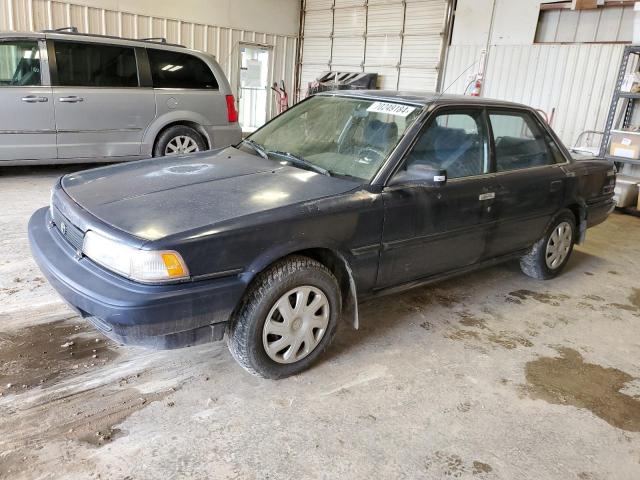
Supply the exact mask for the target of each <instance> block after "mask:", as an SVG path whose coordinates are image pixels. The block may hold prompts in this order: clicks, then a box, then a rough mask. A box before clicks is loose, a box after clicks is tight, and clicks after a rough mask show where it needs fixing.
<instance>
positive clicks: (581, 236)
mask: <svg viewBox="0 0 640 480" xmlns="http://www.w3.org/2000/svg"><path fill="white" fill-rule="evenodd" d="M566 208H567V209H568V210H570V211H571V213H573V217H574V218H575V220H576V226H577V227H578V231H577V232H576V236H575V237H576V238H575V242H576V243H577V244H578V245H580V244H581V243H583V242H584V240H585V237H586V234H587V206H586V204H585V203H584V202H578V201H576V202H574V203H571V204H569V205H567V207H566Z"/></svg>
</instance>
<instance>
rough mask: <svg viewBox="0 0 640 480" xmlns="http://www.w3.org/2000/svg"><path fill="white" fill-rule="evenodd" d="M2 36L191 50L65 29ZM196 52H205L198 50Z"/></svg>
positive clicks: (161, 41) (162, 42) (3, 34)
mask: <svg viewBox="0 0 640 480" xmlns="http://www.w3.org/2000/svg"><path fill="white" fill-rule="evenodd" d="M2 38H24V39H44V38H51V39H54V40H75V41H78V40H80V41H86V42H96V43H110V44H114V45H127V46H134V47H149V46H153V48H164V49H167V50H190V51H197V50H191V49H189V48H187V47H185V46H184V45H178V44H176V43H168V42H166V40H164V39H159V38H158V39H144V38H139V39H136V38H125V37H116V36H112V35H97V34H89V33H79V32H71V31H65V30H43V31H41V32H0V39H2ZM198 53H205V52H199V51H198Z"/></svg>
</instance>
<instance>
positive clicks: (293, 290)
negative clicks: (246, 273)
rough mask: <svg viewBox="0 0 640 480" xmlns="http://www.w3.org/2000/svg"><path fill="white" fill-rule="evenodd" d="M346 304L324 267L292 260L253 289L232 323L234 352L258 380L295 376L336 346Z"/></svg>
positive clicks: (308, 260)
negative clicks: (335, 335)
mask: <svg viewBox="0 0 640 480" xmlns="http://www.w3.org/2000/svg"><path fill="white" fill-rule="evenodd" d="M340 305H341V297H340V289H339V288H338V281H337V280H336V278H335V277H334V276H333V274H332V273H331V272H330V271H329V270H328V269H327V268H326V267H325V266H324V265H322V264H321V263H320V262H317V261H315V260H313V259H311V258H308V257H303V256H292V257H288V258H286V259H284V260H281V261H279V262H278V263H276V264H274V265H273V266H271V267H270V268H268V269H267V270H265V271H264V272H262V273H261V274H260V275H258V277H257V278H256V280H255V282H254V283H253V284H252V286H251V287H250V288H249V290H248V292H247V293H246V295H245V297H244V299H243V301H242V303H241V305H240V306H239V308H238V310H237V311H236V312H235V313H234V315H233V318H232V319H231V322H230V323H229V327H228V330H227V334H228V341H227V342H228V346H229V350H230V351H231V354H232V355H233V357H234V358H235V359H236V360H237V361H238V363H239V364H240V365H241V366H242V367H243V368H244V369H245V370H247V371H248V372H250V373H252V374H254V375H258V376H261V377H264V378H273V379H276V378H284V377H288V376H290V375H295V374H296V373H299V372H301V371H303V370H306V369H307V368H309V366H310V365H311V364H312V363H313V362H314V361H315V360H316V359H317V358H318V357H319V356H320V355H321V354H322V352H323V351H324V350H325V349H326V348H327V346H328V345H329V343H330V342H331V339H332V338H333V336H334V334H335V331H336V328H337V324H338V318H339V317H340Z"/></svg>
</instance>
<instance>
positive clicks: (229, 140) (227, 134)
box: [203, 123, 242, 149]
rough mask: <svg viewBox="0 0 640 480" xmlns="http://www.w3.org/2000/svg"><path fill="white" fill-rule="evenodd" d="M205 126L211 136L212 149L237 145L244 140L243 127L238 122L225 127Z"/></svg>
mask: <svg viewBox="0 0 640 480" xmlns="http://www.w3.org/2000/svg"><path fill="white" fill-rule="evenodd" d="M203 128H204V129H205V131H206V132H207V135H208V136H209V144H210V145H211V148H212V149H213V148H221V147H228V146H229V145H237V144H238V143H240V140H242V129H241V128H240V125H239V124H238V123H234V124H231V125H228V126H225V127H216V126H205V127H203Z"/></svg>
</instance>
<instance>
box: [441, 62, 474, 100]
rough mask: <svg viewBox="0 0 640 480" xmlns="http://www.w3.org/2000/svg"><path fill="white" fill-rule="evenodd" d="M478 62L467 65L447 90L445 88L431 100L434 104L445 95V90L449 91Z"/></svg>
mask: <svg viewBox="0 0 640 480" xmlns="http://www.w3.org/2000/svg"><path fill="white" fill-rule="evenodd" d="M478 62H479V60H476V61H475V62H473V63H472V64H471V65H469V66H468V67H467V68H465V69H464V70H463V71H462V73H461V74H460V75H458V76H457V77H456V79H455V80H454V81H453V82H451V83H450V84H449V85H448V86H447V88H445V89H444V90H443V91H442V92H440V94H439V95H438V96H437V97H436V98H435V99H434V100H433V101H434V102H437V101H438V100H440V99H441V98H442V96H443V95H444V94H445V93H447V90H449V89H450V88H451V87H452V86H453V84H454V83H456V82H457V81H458V80H460V77H462V76H463V75H464V74H465V73H467V72H468V71H469V70H471V69H472V68H473V67H475V66H476V65H477V64H478Z"/></svg>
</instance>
